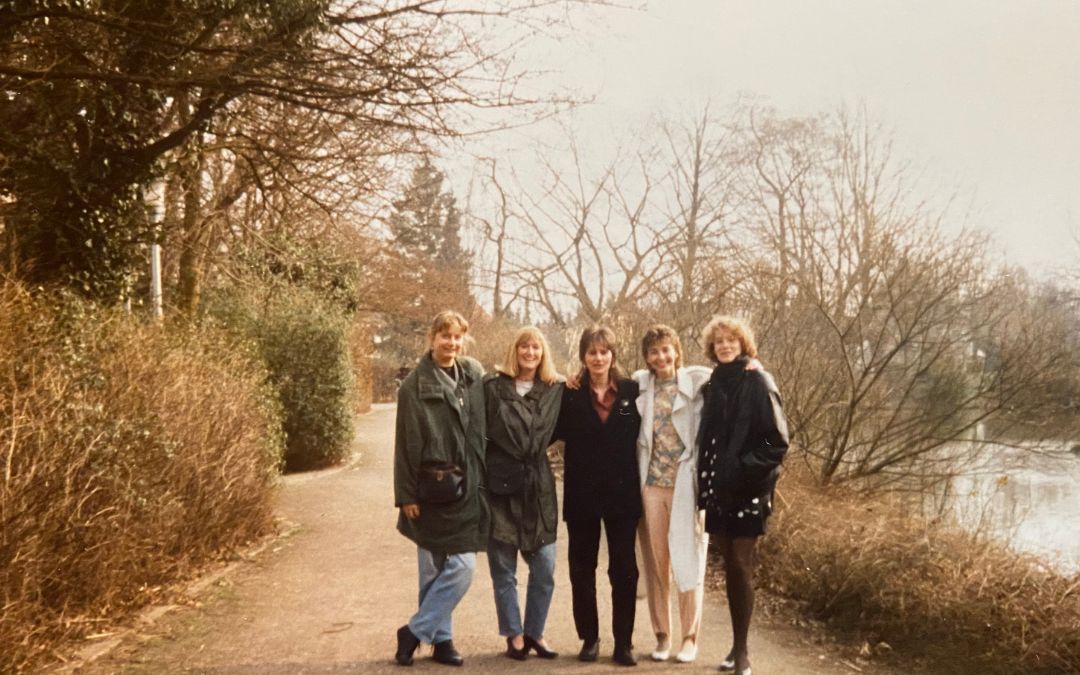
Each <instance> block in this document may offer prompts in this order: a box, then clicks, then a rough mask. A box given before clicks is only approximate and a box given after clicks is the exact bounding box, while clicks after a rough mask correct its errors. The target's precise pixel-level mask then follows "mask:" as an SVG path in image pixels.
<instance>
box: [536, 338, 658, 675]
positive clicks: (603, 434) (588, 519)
mask: <svg viewBox="0 0 1080 675" xmlns="http://www.w3.org/2000/svg"><path fill="white" fill-rule="evenodd" d="M578 357H579V358H580V359H581V363H582V365H583V366H584V370H583V372H582V376H581V387H580V388H579V389H577V390H571V389H567V390H565V391H564V393H563V399H562V407H561V408H560V411H559V422H558V425H557V428H556V437H557V438H560V439H562V440H564V441H565V442H566V451H565V476H564V487H563V520H565V521H566V530H567V534H568V535H569V537H568V539H569V558H570V586H571V595H572V596H573V607H574V624H575V626H576V627H577V632H578V637H579V638H581V640H582V643H583V644H582V647H581V653H580V654H578V658H579V659H581V660H582V661H595V660H596V658H597V655H598V653H599V643H600V638H599V632H600V629H599V619H598V617H597V610H596V564H597V556H598V553H599V549H600V523H601V521H603V524H604V531H605V532H606V533H607V544H608V578H609V579H610V581H611V606H612V616H611V624H612V626H611V628H612V633H613V635H614V638H615V650H614V652H613V654H612V658H613V659H614V660H615V662H616V663H619V664H621V665H624V666H632V665H635V664H636V661H635V660H634V654H633V651H632V649H631V637H632V635H633V632H634V612H635V609H636V591H637V581H638V569H637V558H636V554H635V552H634V534H635V532H636V531H637V525H638V520H639V519H640V518H641V489H640V487H639V485H640V481H639V480H638V464H637V453H636V443H637V435H638V427H639V426H640V424H641V417H640V415H639V414H638V410H637V405H636V404H635V400H636V399H637V396H638V385H637V383H636V382H634V381H633V380H630V379H627V378H625V377H624V376H623V374H622V371H621V370H620V369H619V367H618V365H617V363H616V342H615V334H614V333H613V332H612V331H611V329H609V328H606V327H602V326H600V327H593V328H588V329H586V330H585V331H584V332H583V333H582V334H581V340H580V341H579V343H578Z"/></svg>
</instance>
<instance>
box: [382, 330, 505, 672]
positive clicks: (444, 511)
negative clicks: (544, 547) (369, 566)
mask: <svg viewBox="0 0 1080 675" xmlns="http://www.w3.org/2000/svg"><path fill="white" fill-rule="evenodd" d="M468 330H469V323H468V321H466V320H465V317H463V316H461V315H460V314H458V313H457V312H453V311H444V312H441V313H440V314H439V315H438V316H436V317H435V320H434V321H433V322H432V324H431V329H430V331H429V332H428V345H429V347H430V349H429V351H428V353H427V354H425V355H424V356H423V358H421V359H420V363H419V364H417V366H416V368H415V369H414V370H413V371H412V372H411V373H409V375H408V376H407V377H406V378H405V379H404V380H403V381H402V383H401V387H400V389H398V407H397V429H396V435H395V439H394V504H395V505H396V506H397V507H398V508H399V509H400V513H399V515H398V531H399V532H401V533H402V534H403V535H405V536H406V537H408V538H409V539H410V540H412V541H413V542H415V543H416V550H417V563H418V567H419V582H420V607H419V609H418V610H417V612H416V614H414V615H413V616H412V618H411V619H409V622H408V623H407V624H405V625H404V626H402V627H401V628H399V629H398V631H397V653H396V654H395V658H396V659H397V662H398V663H399V664H401V665H411V664H412V660H413V653H414V652H415V651H416V648H417V647H418V646H419V645H420V643H421V642H427V643H430V644H432V645H434V647H435V651H434V659H435V660H436V661H437V662H439V663H444V664H447V665H455V666H459V665H461V664H462V662H463V659H462V657H461V654H460V653H458V651H457V649H455V647H454V643H453V640H452V639H451V638H452V634H451V613H452V612H453V610H454V608H455V607H456V606H457V604H458V602H460V600H461V599H462V598H463V597H464V596H465V592H466V591H467V590H468V589H469V585H470V584H471V583H472V577H473V571H474V570H475V569H476V551H482V550H484V549H485V548H486V547H487V539H488V532H489V529H490V513H489V510H488V506H487V499H486V497H485V495H484V436H485V417H484V415H485V411H484V389H483V368H482V367H481V366H480V364H479V363H478V362H477V361H475V360H473V359H470V358H468V357H465V356H463V355H462V348H463V346H464V340H465V334H466V333H467V332H468Z"/></svg>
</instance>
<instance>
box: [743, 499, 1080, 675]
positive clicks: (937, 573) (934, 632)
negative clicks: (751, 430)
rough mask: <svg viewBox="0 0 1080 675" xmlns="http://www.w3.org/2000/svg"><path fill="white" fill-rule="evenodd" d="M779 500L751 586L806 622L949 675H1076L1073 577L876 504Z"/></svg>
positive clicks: (1078, 585) (1079, 613) (1078, 590)
mask: <svg viewBox="0 0 1080 675" xmlns="http://www.w3.org/2000/svg"><path fill="white" fill-rule="evenodd" d="M780 490H781V493H782V497H783V498H782V499H779V500H778V502H779V508H778V511H777V514H776V516H775V517H774V519H773V522H772V523H770V532H769V534H768V536H766V537H765V538H764V539H763V541H762V546H761V551H760V561H761V578H762V580H763V582H764V583H765V584H766V585H768V586H770V587H771V588H772V589H773V590H776V591H779V592H780V593H782V594H783V595H786V596H788V597H792V598H795V599H796V600H799V601H801V602H802V603H803V604H804V606H805V608H806V609H807V610H808V611H809V612H810V613H811V614H812V615H813V616H815V617H816V618H819V619H824V620H827V621H828V622H829V623H830V624H831V625H833V626H834V627H838V628H841V629H845V630H853V631H856V632H857V634H858V635H860V636H862V637H863V639H867V640H868V641H870V642H871V643H872V644H874V643H876V642H878V641H884V642H887V643H889V644H890V645H892V646H893V647H894V648H898V649H899V650H900V651H901V652H903V653H906V654H909V655H914V656H921V657H923V658H925V659H926V660H928V661H930V662H942V661H948V662H950V663H952V664H955V665H956V666H957V667H956V670H957V672H967V669H968V668H970V669H972V672H975V671H976V670H977V671H978V672H1011V671H1015V670H1018V669H1019V670H1023V672H1055V673H1063V672H1074V673H1075V672H1080V575H1076V576H1073V577H1072V578H1068V577H1064V576H1062V575H1059V574H1055V573H1054V572H1052V571H1050V570H1048V569H1046V568H1045V566H1043V565H1042V564H1041V563H1039V562H1038V561H1037V560H1035V559H1034V558H1031V557H1028V556H1023V555H1018V554H1016V553H1013V552H1011V551H1009V550H1007V549H1006V548H1004V547H1003V546H1002V545H1000V544H997V543H995V542H990V541H986V540H985V539H984V538H981V537H978V536H974V535H971V534H968V533H965V532H961V531H959V530H957V529H955V528H953V527H948V526H945V525H943V524H940V523H932V522H928V521H926V520H925V519H921V518H918V517H914V516H912V515H911V514H910V513H909V512H906V511H904V510H903V509H902V507H901V505H899V504H891V503H888V502H887V501H885V500H880V499H879V500H873V499H867V498H862V497H858V496H855V495H851V494H842V493H841V492H839V491H836V490H833V491H830V492H822V491H818V490H815V489H812V488H808V487H805V486H804V485H803V484H801V483H799V481H797V480H792V479H791V478H788V479H786V480H785V481H783V482H782V483H781V488H780Z"/></svg>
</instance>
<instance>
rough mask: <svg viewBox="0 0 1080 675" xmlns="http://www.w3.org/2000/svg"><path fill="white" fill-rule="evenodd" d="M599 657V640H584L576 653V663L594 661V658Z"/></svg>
mask: <svg viewBox="0 0 1080 675" xmlns="http://www.w3.org/2000/svg"><path fill="white" fill-rule="evenodd" d="M599 655H600V640H598V639H595V638H594V639H592V640H586V641H585V642H584V644H582V645H581V651H580V652H578V655H577V657H578V661H595V660H596V657H597V656H599Z"/></svg>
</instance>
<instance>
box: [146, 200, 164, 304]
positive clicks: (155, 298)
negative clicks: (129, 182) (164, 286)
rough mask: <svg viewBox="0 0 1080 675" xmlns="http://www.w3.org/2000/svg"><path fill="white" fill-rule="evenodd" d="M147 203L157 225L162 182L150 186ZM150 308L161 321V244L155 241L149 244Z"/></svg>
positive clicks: (160, 217) (161, 211)
mask: <svg viewBox="0 0 1080 675" xmlns="http://www.w3.org/2000/svg"><path fill="white" fill-rule="evenodd" d="M149 202H150V203H149V205H148V206H149V207H150V208H149V211H150V218H151V222H152V223H153V224H154V225H158V224H160V223H161V221H162V220H163V219H164V218H165V183H164V182H163V181H162V180H160V179H158V180H155V181H154V182H153V183H152V184H151V186H150V200H149ZM155 229H156V228H155ZM155 239H156V233H155ZM150 306H151V307H152V308H153V311H154V318H155V319H161V317H162V316H163V315H164V312H163V311H162V308H161V244H159V243H157V241H154V242H153V243H151V244H150Z"/></svg>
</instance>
